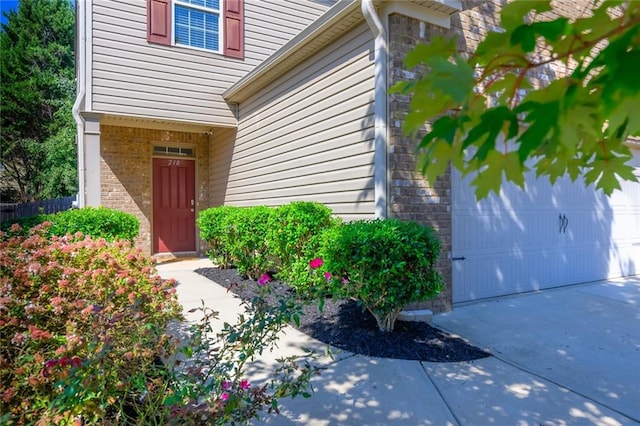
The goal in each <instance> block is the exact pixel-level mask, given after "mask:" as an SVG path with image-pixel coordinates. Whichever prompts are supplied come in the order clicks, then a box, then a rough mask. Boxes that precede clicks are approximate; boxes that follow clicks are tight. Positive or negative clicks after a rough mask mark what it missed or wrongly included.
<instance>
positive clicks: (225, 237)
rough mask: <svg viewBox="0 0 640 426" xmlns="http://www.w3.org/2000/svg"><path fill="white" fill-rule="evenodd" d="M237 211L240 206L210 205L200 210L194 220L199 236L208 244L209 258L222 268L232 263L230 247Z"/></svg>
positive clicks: (234, 234)
mask: <svg viewBox="0 0 640 426" xmlns="http://www.w3.org/2000/svg"><path fill="white" fill-rule="evenodd" d="M239 211H240V207H232V206H219V207H212V208H210V209H206V210H203V211H201V212H200V214H199V215H198V219H197V221H196V223H197V225H198V228H199V229H200V237H201V238H202V239H203V240H205V241H206V242H207V244H209V258H210V259H211V261H212V262H213V263H214V264H216V265H218V266H219V267H220V268H223V269H227V268H230V267H231V266H232V265H233V258H232V256H231V249H230V248H231V244H233V240H234V238H236V232H235V225H236V219H235V216H236V215H237V214H238V212H239Z"/></svg>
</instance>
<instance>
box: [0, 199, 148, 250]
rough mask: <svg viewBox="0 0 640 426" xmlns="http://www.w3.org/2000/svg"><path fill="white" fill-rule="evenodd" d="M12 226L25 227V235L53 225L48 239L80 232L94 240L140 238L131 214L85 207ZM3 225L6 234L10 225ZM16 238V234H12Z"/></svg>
mask: <svg viewBox="0 0 640 426" xmlns="http://www.w3.org/2000/svg"><path fill="white" fill-rule="evenodd" d="M10 222H11V224H13V223H17V224H19V225H20V227H21V228H22V231H21V233H22V235H26V234H27V233H28V230H29V229H31V228H32V227H33V226H35V225H39V224H41V223H44V222H50V223H51V225H50V226H49V228H47V235H48V236H54V235H56V236H59V237H62V236H64V235H66V234H71V235H74V234H76V233H77V232H80V233H82V234H83V235H89V236H91V237H93V238H94V239H98V238H104V239H105V240H107V241H116V240H127V241H131V242H133V241H134V240H135V238H136V237H137V236H138V232H139V230H140V223H139V222H138V219H137V218H136V217H135V216H133V215H132V214H129V213H125V212H122V211H120V210H115V209H108V208H105V207H98V208H94V207H84V208H81V209H71V210H66V211H63V212H60V213H54V214H40V215H35V216H30V217H26V218H23V219H19V220H16V221H10ZM11 224H9V223H4V222H3V228H2V229H3V230H4V231H5V232H6V231H8V228H9V227H10V226H11ZM11 234H12V235H13V233H11Z"/></svg>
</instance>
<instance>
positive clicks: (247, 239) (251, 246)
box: [226, 206, 275, 279]
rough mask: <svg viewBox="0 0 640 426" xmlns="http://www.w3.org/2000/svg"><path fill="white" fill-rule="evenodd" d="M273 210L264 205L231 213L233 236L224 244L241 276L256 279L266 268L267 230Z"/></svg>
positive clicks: (267, 256) (267, 253) (267, 254)
mask: <svg viewBox="0 0 640 426" xmlns="http://www.w3.org/2000/svg"><path fill="white" fill-rule="evenodd" d="M274 211H275V210H274V209H272V208H269V207H265V206H256V207H243V208H240V209H238V210H237V211H236V212H235V214H234V215H233V222H234V224H233V238H230V239H229V240H228V241H227V242H226V244H227V250H228V252H229V255H230V256H231V259H232V260H233V263H234V264H235V266H236V268H237V269H238V273H239V274H240V275H241V276H246V277H249V278H252V279H257V278H258V277H259V276H261V275H262V274H263V273H264V272H265V271H267V270H268V268H269V266H268V260H269V250H268V247H267V230H268V229H269V226H270V223H271V222H270V220H269V219H270V217H271V215H273V213H274Z"/></svg>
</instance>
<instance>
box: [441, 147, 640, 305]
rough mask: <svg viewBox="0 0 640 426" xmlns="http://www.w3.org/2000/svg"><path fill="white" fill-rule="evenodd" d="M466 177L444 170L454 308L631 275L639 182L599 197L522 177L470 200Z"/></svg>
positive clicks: (637, 264) (638, 252)
mask: <svg viewBox="0 0 640 426" xmlns="http://www.w3.org/2000/svg"><path fill="white" fill-rule="evenodd" d="M634 155H635V157H634V161H633V163H632V164H633V165H634V166H635V167H636V174H637V175H638V176H640V152H638V151H636V152H635V153H634ZM471 179H473V176H468V177H466V178H464V179H463V178H462V177H461V176H460V174H459V173H457V172H456V171H453V172H452V198H453V205H452V216H453V219H452V220H453V235H452V253H451V257H452V259H460V258H462V257H464V259H465V260H455V261H453V301H454V303H456V302H464V301H469V300H476V299H482V298H487V297H495V296H502V295H507V294H512V293H518V292H525V291H532V290H538V289H543V288H550V287H556V286H562V285H570V284H577V283H581V282H588V281H595V280H600V279H605V278H611V277H618V276H624V275H632V274H637V273H638V269H640V184H638V183H630V182H623V183H622V187H623V189H622V191H616V192H614V194H613V195H612V196H611V197H607V196H606V195H604V194H603V193H602V192H601V191H596V190H595V189H594V188H593V186H585V185H584V183H583V182H581V181H577V182H571V180H570V179H569V178H568V177H566V178H562V179H559V180H558V181H556V183H555V184H553V185H552V184H551V183H550V182H549V180H548V179H545V178H543V179H536V178H535V176H534V175H533V173H530V174H528V175H527V176H526V185H525V190H521V189H520V188H519V187H517V186H515V185H512V184H504V185H503V188H502V190H501V193H500V195H495V194H492V195H491V196H489V197H488V198H487V199H486V200H482V201H480V202H477V201H476V199H475V196H474V193H473V188H472V187H471V186H470V184H469V182H470V181H471Z"/></svg>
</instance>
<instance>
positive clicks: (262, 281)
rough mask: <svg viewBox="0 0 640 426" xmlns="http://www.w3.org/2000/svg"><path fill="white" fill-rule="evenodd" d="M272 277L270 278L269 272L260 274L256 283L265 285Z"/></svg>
mask: <svg viewBox="0 0 640 426" xmlns="http://www.w3.org/2000/svg"><path fill="white" fill-rule="evenodd" d="M272 279H273V278H271V275H269V273H268V272H267V273H264V274H262V276H261V277H260V279H259V280H258V284H260V285H262V286H264V285H266V284H267V283H268V282H269V281H271V280H272Z"/></svg>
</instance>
